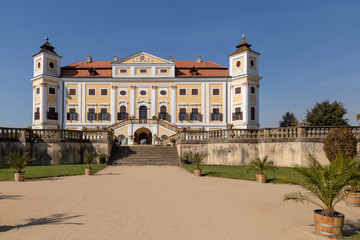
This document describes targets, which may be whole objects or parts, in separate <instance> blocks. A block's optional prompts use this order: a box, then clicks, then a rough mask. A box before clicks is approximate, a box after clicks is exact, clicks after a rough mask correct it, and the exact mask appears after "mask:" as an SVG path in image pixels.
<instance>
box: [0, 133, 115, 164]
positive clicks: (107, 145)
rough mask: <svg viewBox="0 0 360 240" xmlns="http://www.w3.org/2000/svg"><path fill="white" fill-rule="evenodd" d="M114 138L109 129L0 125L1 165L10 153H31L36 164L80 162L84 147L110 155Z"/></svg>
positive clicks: (89, 150)
mask: <svg viewBox="0 0 360 240" xmlns="http://www.w3.org/2000/svg"><path fill="white" fill-rule="evenodd" d="M112 138H113V136H112V133H109V132H108V131H75V130H37V129H36V130H31V129H19V128H0V166H4V165H7V161H6V159H5V158H4V157H5V156H9V153H11V152H21V153H24V152H30V155H31V157H32V158H36V161H35V162H34V163H35V164H36V165H50V164H73V163H81V162H83V157H84V156H83V154H84V151H85V150H87V151H88V152H94V151H96V152H98V153H105V154H108V155H109V154H110V152H111V147H112V141H111V140H112Z"/></svg>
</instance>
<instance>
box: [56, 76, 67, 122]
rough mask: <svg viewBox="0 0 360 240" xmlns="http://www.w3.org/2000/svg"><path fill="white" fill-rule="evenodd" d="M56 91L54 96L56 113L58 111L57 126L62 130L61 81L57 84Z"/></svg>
mask: <svg viewBox="0 0 360 240" xmlns="http://www.w3.org/2000/svg"><path fill="white" fill-rule="evenodd" d="M58 84H59V85H58V91H57V94H56V105H57V108H56V109H57V111H58V120H57V122H58V124H60V127H61V128H63V126H62V124H63V112H64V110H63V104H62V103H63V101H62V100H63V84H62V82H61V81H59V83H58ZM64 106H65V105H64Z"/></svg>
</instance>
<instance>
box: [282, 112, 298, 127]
mask: <svg viewBox="0 0 360 240" xmlns="http://www.w3.org/2000/svg"><path fill="white" fill-rule="evenodd" d="M282 118H283V120H282V121H280V122H279V126H280V127H295V126H297V125H298V123H299V121H298V120H297V119H296V117H295V115H294V114H293V113H292V112H286V113H285V115H284V116H283V117H282Z"/></svg>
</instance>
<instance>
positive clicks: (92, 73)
mask: <svg viewBox="0 0 360 240" xmlns="http://www.w3.org/2000/svg"><path fill="white" fill-rule="evenodd" d="M89 74H90V76H95V75H97V72H96V70H95V68H93V67H91V68H89Z"/></svg>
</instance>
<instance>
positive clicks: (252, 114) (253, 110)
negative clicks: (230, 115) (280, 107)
mask: <svg viewBox="0 0 360 240" xmlns="http://www.w3.org/2000/svg"><path fill="white" fill-rule="evenodd" d="M250 115H251V120H253V121H255V108H254V107H251V114H250Z"/></svg>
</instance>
